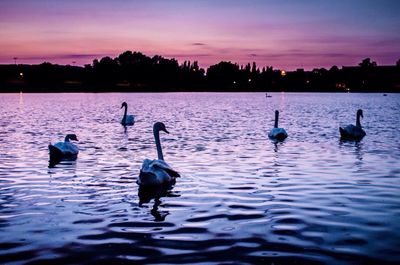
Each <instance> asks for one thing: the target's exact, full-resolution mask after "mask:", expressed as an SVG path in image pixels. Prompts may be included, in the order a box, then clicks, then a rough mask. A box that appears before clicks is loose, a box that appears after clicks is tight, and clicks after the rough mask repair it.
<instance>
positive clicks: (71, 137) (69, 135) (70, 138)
mask: <svg viewBox="0 0 400 265" xmlns="http://www.w3.org/2000/svg"><path fill="white" fill-rule="evenodd" d="M65 138H66V139H69V140H73V141H79V140H78V137H76V134H67V136H66V137H65Z"/></svg>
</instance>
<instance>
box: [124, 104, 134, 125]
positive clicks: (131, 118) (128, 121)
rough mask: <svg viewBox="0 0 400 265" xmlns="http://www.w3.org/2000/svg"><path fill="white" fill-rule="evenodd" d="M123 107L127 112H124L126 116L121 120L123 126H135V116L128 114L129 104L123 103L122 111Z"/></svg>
mask: <svg viewBox="0 0 400 265" xmlns="http://www.w3.org/2000/svg"><path fill="white" fill-rule="evenodd" d="M123 107H125V110H124V116H123V117H122V120H121V124H122V125H123V126H130V125H133V124H134V123H135V116H133V115H128V114H127V113H128V104H127V103H126V102H123V103H122V106H121V109H122V108H123Z"/></svg>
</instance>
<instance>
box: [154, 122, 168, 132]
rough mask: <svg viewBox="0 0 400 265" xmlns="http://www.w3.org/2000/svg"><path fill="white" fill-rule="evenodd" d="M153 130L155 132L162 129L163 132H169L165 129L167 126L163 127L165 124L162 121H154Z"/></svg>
mask: <svg viewBox="0 0 400 265" xmlns="http://www.w3.org/2000/svg"><path fill="white" fill-rule="evenodd" d="M153 131H155V132H157V131H163V132H166V133H169V131H167V128H165V124H164V123H162V122H156V123H154V126H153Z"/></svg>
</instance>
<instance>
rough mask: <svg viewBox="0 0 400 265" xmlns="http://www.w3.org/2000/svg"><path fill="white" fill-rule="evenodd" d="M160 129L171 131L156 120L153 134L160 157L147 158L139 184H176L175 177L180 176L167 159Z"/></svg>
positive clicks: (141, 171)
mask: <svg viewBox="0 0 400 265" xmlns="http://www.w3.org/2000/svg"><path fill="white" fill-rule="evenodd" d="M160 131H163V132H166V133H169V132H168V131H167V129H166V128H165V125H164V123H162V122H156V123H154V126H153V134H154V139H155V142H156V147H157V155H158V159H154V160H150V159H145V160H144V161H143V164H142V169H141V170H140V174H139V178H138V180H137V184H139V185H140V186H157V185H168V184H174V183H175V179H176V178H177V177H180V175H179V173H178V172H176V171H175V170H173V169H172V168H171V167H170V166H169V165H168V164H167V163H166V162H165V161H164V156H163V153H162V149H161V143H160Z"/></svg>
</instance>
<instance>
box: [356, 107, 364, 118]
mask: <svg viewBox="0 0 400 265" xmlns="http://www.w3.org/2000/svg"><path fill="white" fill-rule="evenodd" d="M357 117H361V118H364V115H363V111H362V109H359V110H357Z"/></svg>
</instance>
